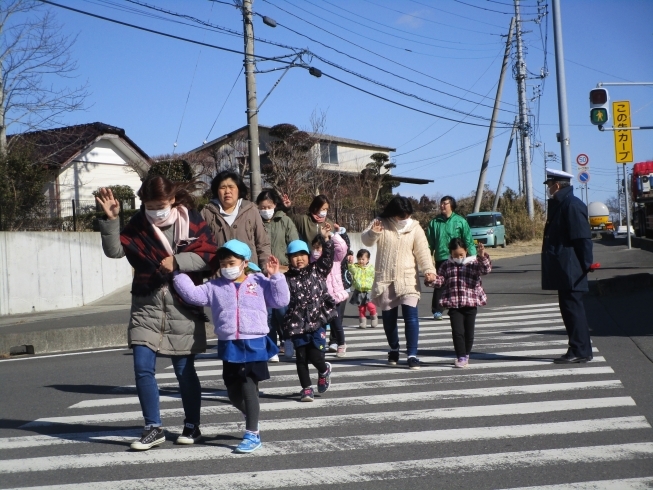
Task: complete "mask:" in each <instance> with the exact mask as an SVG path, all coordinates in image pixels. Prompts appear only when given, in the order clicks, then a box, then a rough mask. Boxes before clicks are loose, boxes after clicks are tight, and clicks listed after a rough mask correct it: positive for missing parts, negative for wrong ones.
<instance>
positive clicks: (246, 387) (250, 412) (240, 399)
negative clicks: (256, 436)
mask: <svg viewBox="0 0 653 490" xmlns="http://www.w3.org/2000/svg"><path fill="white" fill-rule="evenodd" d="M227 393H228V395H229V401H231V404H232V405H233V406H234V407H236V408H237V409H238V410H240V411H241V412H243V414H245V417H246V418H247V422H246V425H245V429H247V430H249V431H252V432H256V431H258V417H259V411H260V406H259V402H258V383H257V382H256V381H254V380H253V379H252V378H250V377H249V376H248V377H246V378H245V379H244V380H243V381H241V382H238V383H233V384H228V385H227Z"/></svg>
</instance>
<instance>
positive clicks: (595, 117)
mask: <svg viewBox="0 0 653 490" xmlns="http://www.w3.org/2000/svg"><path fill="white" fill-rule="evenodd" d="M590 121H592V124H597V125H599V126H603V125H604V124H606V123H607V122H608V110H607V109H604V108H602V107H596V108H594V109H591V110H590Z"/></svg>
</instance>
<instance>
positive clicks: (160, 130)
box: [10, 0, 653, 201]
mask: <svg viewBox="0 0 653 490" xmlns="http://www.w3.org/2000/svg"><path fill="white" fill-rule="evenodd" d="M55 1H56V2H57V3H60V4H61V5H65V6H69V7H74V8H77V9H80V10H84V11H87V12H91V13H94V14H97V15H101V16H105V17H109V18H112V19H116V20H120V21H122V22H127V23H131V24H135V25H138V26H142V27H146V28H148V29H153V30H158V31H161V32H165V33H168V34H172V35H176V36H180V37H185V38H188V39H192V40H195V41H199V42H203V43H207V44H211V45H213V46H219V47H223V48H228V49H231V50H236V51H242V49H243V39H242V35H238V33H240V32H242V25H243V24H242V15H241V13H240V11H239V10H238V9H237V8H235V7H234V6H233V2H232V0H224V1H219V2H218V1H215V2H214V1H210V0H183V1H179V0H177V1H173V0H143V2H145V1H146V2H147V3H148V4H150V5H154V6H156V7H158V8H161V9H165V10H169V11H172V12H174V13H176V14H184V15H187V16H192V17H194V18H197V19H200V20H201V21H203V22H207V23H209V24H213V25H216V26H219V27H220V28H228V29H230V30H232V31H235V33H236V34H230V33H228V32H225V31H220V30H217V29H216V28H213V27H210V28H209V27H206V26H201V25H199V24H197V23H195V22H193V21H192V20H189V19H187V18H183V17H179V16H174V15H169V14H165V13H161V12H157V11H155V10H152V9H148V8H147V7H144V6H141V5H138V3H143V2H141V0H137V2H136V3H134V2H130V1H128V0H55ZM520 3H521V7H522V16H523V20H524V22H523V25H522V30H523V31H524V33H523V41H524V52H525V62H526V65H527V69H528V72H529V74H530V77H529V79H528V92H527V93H528V98H529V108H530V111H531V114H532V119H531V121H532V122H533V124H534V138H533V141H534V142H535V148H534V149H533V163H532V172H533V182H534V192H535V197H537V198H539V199H542V198H544V190H545V189H544V186H543V185H542V184H541V182H542V181H543V180H544V178H543V177H544V161H543V157H544V152H545V151H546V152H555V153H556V154H557V155H558V163H550V164H549V165H550V166H552V167H556V168H561V164H560V163H559V162H560V144H559V143H557V142H556V133H557V132H559V125H558V106H557V89H556V63H555V55H554V45H553V20H552V16H551V13H550V10H551V7H550V5H549V6H548V8H547V11H548V12H549V14H548V15H546V16H544V17H540V18H539V19H538V16H537V12H538V8H537V6H538V5H540V6H545V5H546V4H547V2H546V0H540V1H539V2H538V0H522V1H521V2H520ZM560 3H561V13H562V33H563V42H564V59H565V62H564V65H565V70H566V79H567V100H568V114H569V123H570V138H571V155H572V160H573V162H572V165H573V167H572V168H573V170H574V173H575V174H576V173H577V171H576V170H577V166H576V163H575V159H576V156H577V155H578V154H581V153H583V154H586V155H587V156H588V157H589V160H590V162H589V167H590V170H589V172H590V176H591V178H590V182H589V185H588V187H589V198H590V201H605V200H606V199H607V198H609V197H611V196H614V195H616V177H617V175H616V172H617V165H616V164H615V155H614V141H613V133H612V132H607V131H606V132H600V131H598V129H597V128H596V127H595V126H593V125H591V124H590V122H589V100H588V94H589V90H590V89H591V88H593V87H595V86H596V84H597V83H598V82H625V81H631V82H633V81H634V82H653V1H651V0H560ZM44 8H49V9H50V10H51V11H52V12H53V13H55V14H56V16H57V19H58V21H59V22H60V24H61V25H62V32H61V33H62V34H64V35H70V36H77V40H76V42H75V45H74V47H73V51H72V53H71V56H72V57H73V58H74V59H76V60H77V63H78V67H79V68H78V72H77V78H76V79H74V80H72V81H71V80H66V81H65V82H62V81H59V80H53V81H52V83H54V84H55V86H57V85H59V86H60V85H61V83H70V84H73V85H75V84H76V85H79V84H81V83H85V82H86V83H88V87H89V91H90V95H89V97H88V99H87V108H86V109H85V110H84V111H79V112H75V113H71V114H66V115H64V116H63V117H62V119H61V122H62V123H63V124H66V125H68V124H70V125H72V124H83V123H89V122H95V121H100V122H103V123H106V124H110V125H113V126H118V127H121V128H124V129H125V130H126V132H127V135H128V136H129V137H130V138H131V139H132V140H134V141H135V142H136V144H138V145H139V146H140V147H141V148H143V149H144V150H145V151H146V152H147V153H148V154H149V155H151V156H154V155H160V154H164V153H170V152H172V151H173V150H174V151H176V152H184V151H188V150H191V149H193V148H196V147H197V146H200V145H201V144H202V143H203V142H204V141H205V140H209V141H210V140H211V139H214V138H216V137H218V136H220V135H222V134H225V133H228V132H230V131H232V130H234V129H236V128H239V127H241V126H244V125H245V124H246V117H245V80H244V77H243V76H242V74H241V69H242V61H243V57H242V54H238V53H230V52H226V51H222V50H218V49H215V48H212V47H207V46H199V45H197V44H191V43H188V42H184V41H181V40H177V39H170V38H167V37H162V36H159V35H156V34H152V33H148V32H143V31H139V30H136V29H134V28H130V27H126V26H122V25H116V24H114V23H110V22H108V21H106V20H101V19H96V18H91V17H88V16H85V15H82V14H80V13H76V12H71V11H67V10H64V9H62V8H60V7H56V6H48V7H44ZM253 10H254V12H255V13H256V14H260V15H256V16H255V21H254V32H255V36H256V37H257V38H260V40H259V41H257V42H256V46H255V51H256V54H257V55H259V56H264V57H278V56H286V55H289V54H292V53H293V51H292V50H291V49H289V48H295V49H308V50H309V51H310V52H312V53H314V54H315V55H317V56H319V57H320V58H321V59H318V58H316V57H313V58H311V57H310V56H307V55H304V57H303V61H304V62H306V63H307V64H308V65H310V66H314V67H316V68H319V69H320V70H322V71H323V73H324V74H325V75H324V76H322V77H321V78H316V77H313V76H311V75H310V74H309V73H308V71H307V70H306V69H304V68H301V67H293V68H291V69H290V70H288V72H287V74H286V75H285V76H284V78H283V79H282V80H281V82H280V83H279V84H278V86H277V87H276V88H275V89H274V90H273V92H272V93H271V95H270V97H269V98H268V100H267V101H266V102H265V104H264V105H263V106H262V107H261V109H260V112H259V123H260V124H264V125H274V124H279V123H291V124H294V125H296V126H298V127H300V128H305V129H306V128H308V127H309V125H310V118H311V114H312V113H314V112H317V113H320V112H324V113H326V131H325V132H326V133H328V134H333V135H337V136H341V137H345V138H352V139H357V140H362V141H366V142H371V143H376V144H379V145H383V146H390V147H393V148H396V149H397V151H396V152H394V153H392V154H391V157H392V159H393V161H394V162H395V163H396V164H397V168H396V169H395V170H394V171H393V172H394V173H395V174H398V175H404V176H411V177H420V178H426V179H432V180H434V182H433V183H432V184H429V185H423V186H418V185H408V184H402V185H401V186H400V187H399V188H398V192H399V193H401V194H402V195H412V196H415V197H419V196H421V195H423V194H426V195H428V196H432V195H436V194H451V195H453V196H456V197H462V196H466V195H469V194H470V193H472V192H473V191H474V190H475V189H476V185H477V182H478V173H479V169H480V166H481V162H482V159H483V153H484V148H485V141H486V139H487V135H488V127H487V126H488V124H489V119H490V117H491V114H492V105H493V103H494V97H495V94H496V86H497V82H498V79H499V73H500V69H501V62H502V57H503V52H504V48H505V35H506V34H507V32H508V26H509V24H510V19H511V16H512V15H513V14H514V7H513V2H511V1H510V0H401V1H397V0H347V1H344V0H254V2H253ZM261 16H268V17H271V18H273V19H274V20H275V21H277V24H278V25H277V27H276V28H271V27H268V26H267V25H265V24H263V22H262V20H261ZM536 20H537V21H536ZM293 31H295V32H293ZM502 36H503V37H502ZM309 38H310V39H309ZM264 41H270V42H271V43H276V45H275V44H270V43H266V42H264ZM278 45H282V46H285V47H282V46H278ZM284 59H286V60H287V59H291V58H284ZM512 61H514V50H513V58H512ZM512 61H511V64H512ZM334 65H335V66H334ZM284 66H285V65H284V64H281V63H279V62H276V61H259V62H258V63H257V68H258V70H260V71H265V70H270V69H273V68H276V69H278V68H283V67H284ZM511 68H512V67H510V68H509V70H508V72H507V74H506V81H505V85H504V89H503V94H502V98H501V111H500V113H499V118H498V119H499V121H500V122H499V123H498V125H497V129H496V130H495V138H494V140H493V150H492V155H491V160H490V164H489V170H488V174H487V181H486V182H487V184H489V186H490V188H492V189H495V188H496V185H497V183H498V180H499V174H500V171H501V166H502V164H503V160H504V156H505V152H506V148H507V145H508V139H509V135H510V129H509V125H510V124H511V123H512V121H513V120H514V117H515V112H516V109H517V88H516V82H515V80H514V78H513V76H512V69H511ZM343 69H344V70H343ZM352 72H353V73H352ZM281 74H282V71H279V70H277V71H271V72H268V73H260V74H258V75H257V92H258V98H259V101H261V100H262V99H263V97H264V96H265V95H266V94H267V93H268V92H269V91H270V89H271V88H272V86H273V85H274V84H275V82H276V81H277V79H278V78H279V76H281ZM541 74H548V75H547V76H546V77H545V78H541V77H540V76H541ZM327 75H328V76H327ZM343 82H344V83H343ZM347 84H348V85H347ZM363 91H367V92H370V93H371V94H374V95H376V96H378V97H375V96H373V95H371V94H369V93H365V92H363ZM609 93H610V98H611V99H612V100H613V101H614V100H630V102H631V111H632V122H633V124H634V125H653V86H649V87H634V86H619V87H609ZM406 94H412V95H414V96H415V97H410V96H409V95H406ZM538 94H540V95H539V96H538ZM381 97H382V98H385V99H389V101H388V100H382V99H381ZM390 101H393V102H395V103H396V104H395V103H392V102H390ZM398 104H403V105H404V106H408V108H407V107H402V106H400V105H398ZM411 108H412V109H414V110H411ZM420 111H421V112H420ZM11 129H15V128H11ZM11 129H10V132H11ZM633 142H634V155H635V162H639V161H645V160H653V131H645V130H642V131H634V132H633ZM175 143H176V144H177V146H176V147H175V146H174V144H175ZM631 168H632V167H631ZM505 185H507V186H509V187H511V188H513V189H517V186H518V184H517V168H516V158H515V151H514V146H513V152H512V156H511V158H510V160H509V167H508V169H507V176H506V179H505ZM577 194H579V193H578V192H577Z"/></svg>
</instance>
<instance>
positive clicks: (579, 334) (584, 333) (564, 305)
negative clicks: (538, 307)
mask: <svg viewBox="0 0 653 490" xmlns="http://www.w3.org/2000/svg"><path fill="white" fill-rule="evenodd" d="M584 295H585V293H584V292H583V291H558V304H559V305H560V314H561V315H562V321H563V322H565V329H566V330H567V336H568V337H569V352H570V353H571V354H573V355H574V356H577V357H592V342H591V340H590V329H589V326H588V325H587V317H586V316H585V305H584V304H583V296H584Z"/></svg>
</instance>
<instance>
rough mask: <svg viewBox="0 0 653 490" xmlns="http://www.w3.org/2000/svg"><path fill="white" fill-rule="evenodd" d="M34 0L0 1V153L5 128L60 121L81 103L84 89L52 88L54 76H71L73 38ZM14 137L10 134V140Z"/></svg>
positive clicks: (31, 127)
mask: <svg viewBox="0 0 653 490" xmlns="http://www.w3.org/2000/svg"><path fill="white" fill-rule="evenodd" d="M41 5H42V4H41V3H40V2H38V1H34V0H2V2H0V154H6V153H7V150H8V145H7V128H9V127H10V126H12V125H17V126H18V127H20V128H21V130H22V132H25V131H32V130H37V129H44V128H47V127H50V126H52V125H54V124H57V123H59V122H60V121H59V117H60V116H61V115H62V114H64V113H66V112H71V111H76V110H79V109H81V108H82V107H83V104H84V100H85V98H86V96H87V95H88V94H87V91H86V85H82V86H80V87H75V88H71V87H64V88H56V87H55V86H53V85H52V83H53V81H54V79H57V78H63V79H70V78H73V76H74V73H75V71H76V70H77V63H76V62H75V61H73V60H72V59H71V56H70V52H71V48H72V46H73V44H74V43H75V38H74V37H69V36H65V35H62V34H61V30H62V29H61V25H60V24H59V23H57V22H56V20H55V18H54V16H53V14H52V13H51V12H50V11H49V10H41V9H39V6H41ZM16 140H18V138H15V139H12V141H11V144H13V143H14V141H16Z"/></svg>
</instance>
